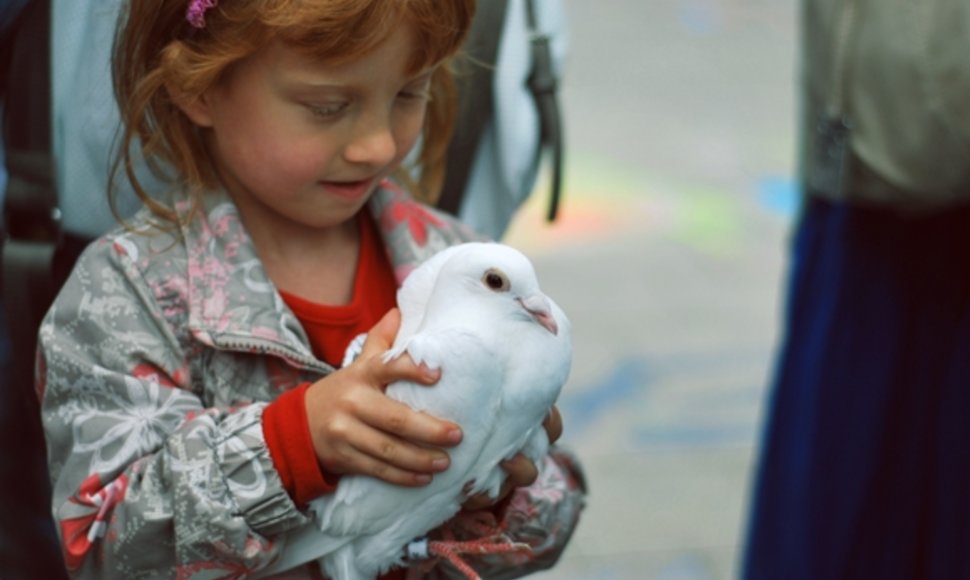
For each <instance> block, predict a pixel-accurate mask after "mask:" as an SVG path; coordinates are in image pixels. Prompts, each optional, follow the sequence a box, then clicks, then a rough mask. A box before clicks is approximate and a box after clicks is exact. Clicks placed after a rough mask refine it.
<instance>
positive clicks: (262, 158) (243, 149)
mask: <svg viewBox="0 0 970 580" xmlns="http://www.w3.org/2000/svg"><path fill="white" fill-rule="evenodd" d="M410 48H411V33H410V31H409V30H408V29H407V28H406V27H401V28H399V29H398V30H397V31H395V32H394V33H393V34H392V35H391V36H390V37H389V38H388V39H387V40H386V41H384V42H383V43H382V44H381V45H379V46H378V47H377V48H376V49H375V50H374V51H373V52H371V53H369V54H367V55H365V56H363V57H361V58H359V59H357V60H352V61H350V62H347V63H345V64H340V65H336V66H334V65H329V66H328V65H326V64H321V63H320V62H317V61H313V60H311V59H309V58H308V57H305V56H303V55H301V54H300V53H298V52H296V51H295V50H293V49H291V48H288V47H287V46H285V45H284V44H282V43H273V44H270V45H269V46H267V47H265V48H263V49H262V50H260V51H259V52H257V53H255V54H254V55H252V56H251V57H249V58H247V59H244V60H243V61H240V62H239V63H236V64H235V65H234V66H232V67H231V68H230V69H229V70H228V71H227V73H226V76H225V77H224V78H223V79H222V81H221V82H220V83H218V85H217V86H216V87H214V88H213V89H211V90H209V91H207V92H206V93H205V94H204V95H203V96H202V97H200V98H199V99H198V100H197V101H195V102H193V103H191V104H189V105H186V106H183V110H184V111H185V112H186V114H188V115H189V117H190V118H191V119H192V120H193V121H194V122H195V123H196V124H197V125H199V126H201V127H203V128H205V133H206V145H207V148H208V150H209V153H210V155H211V156H212V160H213V163H214V164H215V166H216V169H217V171H218V174H219V176H220V178H221V180H222V182H223V183H224V185H225V187H226V189H227V190H228V191H229V193H230V195H231V196H232V197H233V199H234V200H235V201H236V203H237V205H239V206H240V210H241V211H242V212H243V217H244V218H245V219H246V220H247V221H253V220H255V221H258V222H261V223H260V224H258V225H259V226H261V227H269V228H270V229H272V230H275V231H279V229H278V228H280V227H282V228H292V227H294V226H297V227H300V228H310V229H323V228H330V227H333V226H336V225H340V224H344V223H345V222H346V221H347V220H348V219H350V218H351V217H353V216H354V215H355V214H356V213H357V212H358V210H360V209H361V207H362V206H363V205H364V204H365V203H366V202H367V200H368V199H369V197H370V195H371V193H372V192H373V191H374V189H375V187H376V186H377V184H378V183H379V182H380V180H381V179H383V178H384V177H387V176H388V175H389V174H390V173H391V172H393V171H394V170H395V169H396V168H397V167H398V165H399V164H400V163H401V161H402V159H403V158H404V157H405V156H406V155H407V153H408V152H409V151H410V149H411V148H412V147H413V146H414V143H415V141H416V140H417V139H418V136H419V135H420V133H421V128H422V126H423V124H424V117H425V109H426V105H427V100H428V97H427V95H428V90H429V88H430V80H431V73H432V69H428V70H426V71H422V72H421V73H419V74H417V75H414V74H408V70H407V64H408V58H409V56H410V54H411V50H410ZM247 225H249V226H250V227H253V226H256V225H257V224H247Z"/></svg>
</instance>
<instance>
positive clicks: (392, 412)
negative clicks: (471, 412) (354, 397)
mask: <svg viewBox="0 0 970 580" xmlns="http://www.w3.org/2000/svg"><path fill="white" fill-rule="evenodd" d="M374 394H375V397H373V399H372V400H371V401H369V402H365V403H364V404H362V405H360V406H359V407H358V409H357V413H358V416H359V418H360V420H361V421H363V422H364V423H366V424H367V425H369V426H371V427H373V428H374V429H376V430H377V431H383V432H385V433H389V434H391V435H394V436H397V437H400V438H401V439H407V440H408V441H412V442H414V443H416V444H418V445H426V446H431V447H452V446H454V445H457V444H458V443H459V442H460V441H461V428H460V427H458V425H456V424H454V423H452V422H450V421H442V420H441V419H437V418H435V417H432V416H431V415H428V414H427V413H419V412H417V411H415V410H414V409H412V408H410V407H408V406H407V405H405V404H404V403H401V402H399V401H395V400H393V399H389V398H387V397H386V396H384V394H383V393H374Z"/></svg>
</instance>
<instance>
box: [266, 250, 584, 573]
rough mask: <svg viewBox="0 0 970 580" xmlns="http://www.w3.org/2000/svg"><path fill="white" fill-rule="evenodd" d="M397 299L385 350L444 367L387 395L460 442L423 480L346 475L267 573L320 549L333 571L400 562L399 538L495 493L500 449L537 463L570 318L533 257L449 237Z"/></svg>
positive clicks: (405, 539) (565, 363)
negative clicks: (445, 463) (425, 381)
mask: <svg viewBox="0 0 970 580" xmlns="http://www.w3.org/2000/svg"><path fill="white" fill-rule="evenodd" d="M397 298H398V306H399V307H400V309H401V327H400V330H399V332H398V336H397V338H396V339H395V342H394V345H393V346H392V348H391V350H389V351H388V352H387V354H386V355H385V360H391V359H393V358H395V357H398V356H400V355H402V354H403V353H405V352H406V353H408V354H409V355H410V356H411V358H412V359H414V361H415V362H416V363H424V364H426V365H428V366H429V367H431V368H440V369H441V370H442V373H441V379H440V380H439V381H438V383H437V384H436V385H434V386H432V387H428V386H425V385H419V384H416V383H411V382H406V381H399V382H396V383H393V384H391V385H389V386H388V387H387V395H388V396H389V397H391V398H393V399H396V400H399V401H402V402H404V403H406V404H408V405H409V406H411V407H412V408H414V409H417V410H420V411H424V412H427V413H429V414H431V415H434V416H436V417H440V418H444V419H448V420H451V421H454V422H456V423H458V424H459V425H461V427H462V430H463V433H464V436H463V439H462V442H461V443H460V444H459V445H458V446H457V447H455V448H453V449H452V450H450V452H449V453H450V456H451V464H450V466H449V468H448V469H447V470H446V471H444V472H442V473H439V474H437V475H435V478H434V480H433V481H432V483H430V484H429V485H427V486H424V487H420V488H410V487H400V486H395V485H392V484H389V483H386V482H384V481H381V480H378V479H374V478H371V477H366V476H350V477H344V478H343V479H342V480H341V481H340V483H339V485H338V486H337V489H336V490H335V491H334V493H333V494H330V495H328V496H323V497H321V498H318V499H316V500H314V501H313V502H311V510H312V511H313V512H314V515H315V518H316V521H317V523H318V525H319V526H320V530H316V529H313V528H312V527H309V528H308V527H304V528H302V529H301V531H300V532H299V533H297V534H293V535H292V536H291V537H288V538H287V540H286V544H285V547H284V550H283V557H282V558H281V560H280V561H278V562H276V563H275V564H274V565H272V566H271V567H270V568H268V569H267V570H264V571H263V574H266V573H277V572H281V571H284V570H286V569H289V568H291V567H294V566H297V565H300V564H303V563H305V562H307V561H310V560H311V559H314V558H319V559H320V563H321V566H322V568H323V570H324V571H325V572H326V573H327V575H329V576H330V577H332V578H338V579H341V580H356V579H361V578H374V577H376V576H377V575H378V574H380V573H383V572H385V571H386V570H387V569H389V568H390V567H392V566H395V565H400V564H402V563H403V549H404V546H405V545H406V544H408V543H409V542H411V541H412V540H413V539H415V538H416V537H420V536H424V535H425V534H427V533H428V532H429V531H431V530H433V529H434V528H436V527H438V526H440V525H441V524H442V523H444V522H445V521H447V520H448V519H450V518H451V517H452V516H454V515H455V514H456V513H457V512H458V511H459V510H460V509H461V504H462V502H463V501H464V500H465V499H466V498H467V497H468V496H470V495H474V494H477V493H481V492H485V493H488V494H489V495H490V496H491V497H496V496H497V495H498V493H499V490H500V487H501V484H502V482H503V480H504V478H505V472H504V471H503V470H502V469H501V467H499V463H500V462H501V461H502V460H505V459H508V458H511V457H513V456H514V455H516V454H517V453H519V452H522V453H524V454H525V455H526V456H527V457H529V458H530V459H532V460H533V461H535V462H536V463H537V464H540V458H542V457H543V456H544V455H545V453H546V451H547V449H548V446H549V440H548V437H547V435H546V432H545V429H543V427H542V421H543V419H544V418H545V416H546V414H547V413H548V412H549V410H550V409H551V407H552V405H553V404H554V402H555V400H556V398H557V397H558V396H559V392H560V390H561V388H562V385H563V384H564V383H565V382H566V378H567V376H568V374H569V369H570V365H571V359H572V346H571V342H570V325H569V321H568V319H567V318H566V316H565V314H564V313H563V311H562V310H561V309H560V308H559V307H558V306H557V305H556V304H555V303H554V302H553V301H552V300H550V299H549V298H548V297H547V296H546V295H545V294H543V293H542V291H541V290H540V289H539V282H538V280H537V278H536V274H535V270H534V269H533V267H532V264H531V262H530V261H529V260H528V258H526V257H525V256H524V255H523V254H522V253H520V252H519V251H517V250H515V249H513V248H511V247H509V246H506V245H503V244H498V243H477V242H473V243H466V244H460V245H457V246H453V247H451V248H448V249H446V250H444V251H442V252H439V253H438V254H436V255H435V256H433V257H432V258H431V259H430V260H428V261H427V262H425V263H424V264H423V265H421V266H420V267H419V268H417V269H416V270H415V271H414V272H412V273H411V275H410V276H408V277H407V279H406V280H405V281H404V284H403V286H402V287H401V289H400V290H399V291H398V296H397ZM466 484H470V488H466ZM261 575H262V574H261Z"/></svg>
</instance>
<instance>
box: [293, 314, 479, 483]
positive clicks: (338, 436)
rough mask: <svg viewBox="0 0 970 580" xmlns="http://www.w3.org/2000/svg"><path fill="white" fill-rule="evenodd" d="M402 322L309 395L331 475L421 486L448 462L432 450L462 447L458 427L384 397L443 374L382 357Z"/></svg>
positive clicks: (371, 340) (320, 451) (388, 325)
mask: <svg viewBox="0 0 970 580" xmlns="http://www.w3.org/2000/svg"><path fill="white" fill-rule="evenodd" d="M400 324H401V315H400V312H399V311H398V310H397V309H394V310H391V311H390V312H388V313H387V315H385V316H384V318H383V319H381V321H380V322H378V323H377V324H376V325H375V326H374V328H372V329H371V331H370V332H369V333H368V334H367V341H366V342H365V343H364V347H363V350H362V352H361V354H360V356H359V357H358V358H357V360H356V361H354V363H353V364H351V365H349V366H347V367H345V368H342V369H340V370H338V371H336V372H334V373H332V374H330V375H328V376H326V377H324V378H322V379H320V380H319V381H317V382H316V383H314V384H313V385H311V386H310V388H308V389H307V391H306V409H307V421H308V423H309V427H310V436H311V437H312V439H313V447H314V449H315V450H316V453H317V459H318V460H319V462H320V465H321V466H322V467H323V470H324V471H325V472H327V473H332V474H335V475H350V474H364V475H370V476H373V477H376V478H378V479H383V480H384V481H387V482H389V483H393V484H397V485H404V486H411V487H414V486H421V485H425V484H427V483H429V482H430V481H431V475H432V474H433V473H437V472H440V471H444V470H445V469H447V467H448V463H449V459H448V455H447V454H446V453H445V452H444V451H441V450H440V449H430V447H452V446H454V445H456V444H457V443H458V442H459V441H461V429H460V428H459V426H458V425H456V424H454V423H451V422H449V421H442V420H440V419H436V418H434V417H432V416H430V415H427V414H425V413H419V412H417V411H414V410H412V409H411V408H410V407H408V406H407V405H405V404H404V403H400V402H398V401H395V400H393V399H389V398H388V397H387V396H386V395H385V394H384V388H385V387H386V386H387V385H388V384H390V383H392V382H394V381H397V380H402V379H403V380H410V381H414V382H417V383H421V384H425V385H432V384H434V383H436V382H437V381H438V379H439V378H440V375H441V373H440V371H432V370H430V369H428V368H427V367H425V366H418V365H416V364H414V362H413V361H412V360H411V358H410V357H408V356H402V357H400V358H398V359H396V360H393V361H391V362H389V363H387V364H384V361H383V360H382V359H381V356H382V355H383V354H384V352H385V351H387V349H388V348H390V346H391V344H392V343H393V341H394V337H395V336H396V334H397V330H398V327H399V326H400Z"/></svg>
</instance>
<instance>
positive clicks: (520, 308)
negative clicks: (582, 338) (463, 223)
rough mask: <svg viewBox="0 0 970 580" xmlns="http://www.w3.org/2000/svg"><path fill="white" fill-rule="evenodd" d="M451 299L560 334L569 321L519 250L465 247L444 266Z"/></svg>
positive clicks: (486, 245)
mask: <svg viewBox="0 0 970 580" xmlns="http://www.w3.org/2000/svg"><path fill="white" fill-rule="evenodd" d="M439 280H448V281H449V282H448V283H447V286H448V288H447V289H446V290H445V291H446V292H448V293H450V294H451V298H452V299H458V298H460V297H462V296H464V297H467V298H468V299H470V300H472V301H473V303H472V304H473V305H474V307H475V308H477V309H478V313H479V314H481V315H483V316H491V317H494V316H500V315H508V316H511V317H512V318H514V319H518V320H521V321H525V322H535V323H537V324H538V325H539V326H540V327H542V328H543V329H545V330H546V331H548V332H550V333H552V334H553V335H558V334H559V333H560V331H561V330H562V327H563V325H568V321H567V320H566V319H565V316H564V315H563V313H562V310H560V309H559V307H558V306H556V304H555V303H554V302H553V301H552V300H550V299H549V298H548V297H547V296H546V295H545V294H544V293H543V292H542V290H541V289H540V288H539V280H538V278H537V277H536V273H535V269H534V268H533V266H532V262H530V261H529V259H528V258H527V257H526V256H525V255H523V254H522V253H521V252H519V251H518V250H516V249H514V248H512V247H510V246H506V245H504V244H498V243H468V244H464V245H463V246H462V247H461V248H460V249H459V250H458V251H457V252H456V253H455V254H454V255H453V256H452V257H451V258H450V259H449V260H448V261H447V262H446V263H445V264H444V265H443V267H442V271H441V274H440V275H439Z"/></svg>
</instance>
